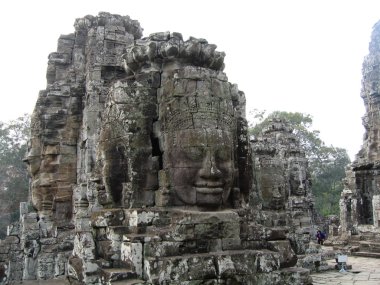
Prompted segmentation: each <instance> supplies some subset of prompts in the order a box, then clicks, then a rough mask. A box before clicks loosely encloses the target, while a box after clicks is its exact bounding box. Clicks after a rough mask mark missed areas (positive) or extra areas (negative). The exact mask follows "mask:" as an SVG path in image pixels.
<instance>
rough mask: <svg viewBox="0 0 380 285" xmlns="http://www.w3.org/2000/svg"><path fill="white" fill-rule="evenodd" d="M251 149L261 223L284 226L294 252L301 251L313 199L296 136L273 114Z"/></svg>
mask: <svg viewBox="0 0 380 285" xmlns="http://www.w3.org/2000/svg"><path fill="white" fill-rule="evenodd" d="M252 149H253V160H254V174H255V177H256V185H257V186H256V188H257V193H258V195H259V198H260V199H261V200H262V202H261V203H262V209H263V213H264V215H265V224H268V223H270V222H271V223H272V226H274V227H281V226H287V227H288V228H289V233H288V237H289V240H290V241H291V244H292V247H293V250H294V252H295V253H297V254H304V253H305V251H306V249H307V248H308V246H309V241H310V233H311V232H312V228H311V227H312V210H313V200H312V194H311V187H310V186H311V181H310V172H309V168H308V160H307V158H306V157H305V152H304V151H303V149H302V147H301V146H300V142H299V139H298V138H297V137H296V135H295V134H294V133H293V129H292V128H291V127H290V126H289V123H287V122H286V121H285V120H282V119H279V118H273V119H272V120H271V121H270V122H269V125H268V126H267V127H266V128H264V129H263V131H262V133H261V134H260V135H259V136H258V138H257V139H256V140H255V141H253V143H252ZM268 225H269V224H268Z"/></svg>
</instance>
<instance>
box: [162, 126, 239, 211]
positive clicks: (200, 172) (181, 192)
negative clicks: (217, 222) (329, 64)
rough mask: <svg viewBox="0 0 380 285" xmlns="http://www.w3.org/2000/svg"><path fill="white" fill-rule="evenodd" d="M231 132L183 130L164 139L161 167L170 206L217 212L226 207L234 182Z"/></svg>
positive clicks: (174, 132) (171, 133) (170, 133)
mask: <svg viewBox="0 0 380 285" xmlns="http://www.w3.org/2000/svg"><path fill="white" fill-rule="evenodd" d="M233 141H234V140H233V135H232V133H231V132H229V131H226V130H219V129H211V128H210V129H185V130H179V131H173V132H169V133H168V134H167V135H166V146H167V147H166V150H165V152H164V164H166V166H167V168H168V170H169V177H170V184H171V189H172V191H173V192H174V204H176V205H181V204H182V205H183V204H185V205H196V206H201V207H211V208H218V207H220V206H221V205H226V204H227V203H228V198H229V195H230V192H231V188H232V187H233V181H234V179H233V178H234V172H235V169H234V148H233V146H234V144H233Z"/></svg>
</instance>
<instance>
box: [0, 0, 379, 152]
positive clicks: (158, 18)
mask: <svg viewBox="0 0 380 285" xmlns="http://www.w3.org/2000/svg"><path fill="white" fill-rule="evenodd" d="M0 9H1V11H2V17H1V18H0V24H1V27H2V28H1V45H0V56H1V63H2V68H1V76H0V83H1V104H0V121H7V120H10V119H15V118H17V117H19V116H21V115H22V114H23V113H31V112H32V111H33V108H34V104H35V102H36V99H37V95H38V91H39V90H42V89H45V87H46V79H45V74H46V67H47V56H48V54H49V53H50V52H53V51H55V50H56V45H57V40H58V37H59V35H61V34H69V33H72V32H73V31H74V27H73V24H74V20H75V19H76V18H79V17H83V16H85V15H88V14H91V15H97V14H98V12H99V11H107V12H111V13H115V14H120V15H129V16H130V17H131V18H132V19H135V20H138V21H139V22H140V24H141V26H142V27H143V28H144V35H145V36H148V35H149V34H150V33H153V32H161V31H171V32H180V33H182V34H183V36H184V39H187V38H188V37H189V36H194V37H198V38H205V39H207V40H208V42H209V43H213V44H216V45H217V46H218V50H219V51H224V52H226V54H227V56H226V58H225V64H226V68H225V72H226V74H227V76H228V78H229V80H230V82H232V83H237V84H238V86H239V89H240V90H242V91H244V92H245V94H246V97H247V111H249V110H253V109H255V108H256V109H259V110H267V111H268V112H270V111H274V110H283V111H292V112H295V111H297V112H303V113H308V114H310V115H312V116H313V119H314V128H315V129H318V130H320V131H321V137H322V139H323V140H324V141H325V142H326V143H327V144H332V145H334V146H337V147H343V148H346V149H347V150H348V152H349V154H350V156H351V158H353V157H354V154H356V153H357V152H358V151H359V149H360V146H361V143H362V136H363V132H364V129H363V127H362V124H361V117H362V116H363V115H364V106H363V102H362V99H361V98H360V89H361V65H362V62H363V58H364V56H365V55H366V54H367V53H368V43H369V40H370V35H371V31H372V26H373V25H374V24H375V23H376V22H377V21H378V20H380V1H379V0H373V1H372V0H361V1H359V0H357V1H354V0H352V1H350V0H346V1H343V0H342V1H340V0H328V1H327V0H326V1H324V0H317V1H307V0H299V1H295V0H286V1H284V0H272V1H270V0H269V1H268V0H265V1H264V0H262V1H256V0H249V1H248V0H241V1H239V0H235V1H221V0H219V1H216V0H202V1H199V0H188V1H179V0H173V1H169V0H159V1H158V0H151V1H144V0H133V1H131V0H122V1H115V0H107V1H104V0H103V1H97V0H91V1H87V0H86V1H83V0H76V1H73V0H61V1H54V0H49V1H42V0H34V1H30V0H22V1H17V0H12V1H10V0H9V1H1V3H0Z"/></svg>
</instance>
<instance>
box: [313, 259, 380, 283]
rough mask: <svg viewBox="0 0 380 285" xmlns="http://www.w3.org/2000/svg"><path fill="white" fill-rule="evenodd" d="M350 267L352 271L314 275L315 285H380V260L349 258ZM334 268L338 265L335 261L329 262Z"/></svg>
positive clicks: (336, 271)
mask: <svg viewBox="0 0 380 285" xmlns="http://www.w3.org/2000/svg"><path fill="white" fill-rule="evenodd" d="M347 261H348V262H347V263H348V265H352V269H350V270H347V271H346V272H339V271H338V270H330V271H325V272H321V273H313V274H311V276H312V277H313V284H316V285H320V284H328V285H351V284H355V285H375V284H376V285H379V284H380V266H379V265H380V259H377V258H367V257H357V256H348V260H347ZM328 263H329V265H331V267H333V266H334V265H335V264H336V263H335V260H334V259H331V260H329V261H328Z"/></svg>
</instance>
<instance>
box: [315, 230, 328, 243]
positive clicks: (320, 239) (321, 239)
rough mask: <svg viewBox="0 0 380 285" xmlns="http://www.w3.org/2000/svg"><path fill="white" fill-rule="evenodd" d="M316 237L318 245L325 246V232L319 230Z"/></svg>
mask: <svg viewBox="0 0 380 285" xmlns="http://www.w3.org/2000/svg"><path fill="white" fill-rule="evenodd" d="M316 236H317V242H318V244H320V245H323V242H324V241H325V239H326V235H325V234H324V233H323V232H321V231H320V230H318V231H317V234H316Z"/></svg>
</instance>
